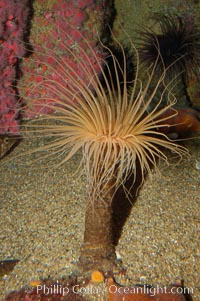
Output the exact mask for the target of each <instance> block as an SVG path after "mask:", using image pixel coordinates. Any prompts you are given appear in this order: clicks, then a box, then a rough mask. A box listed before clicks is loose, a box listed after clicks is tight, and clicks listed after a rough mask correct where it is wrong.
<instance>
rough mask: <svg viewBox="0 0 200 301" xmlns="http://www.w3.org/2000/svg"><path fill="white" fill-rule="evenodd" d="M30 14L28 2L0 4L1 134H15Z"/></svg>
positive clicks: (3, 2) (24, 0) (17, 126)
mask: <svg viewBox="0 0 200 301" xmlns="http://www.w3.org/2000/svg"><path fill="white" fill-rule="evenodd" d="M28 13H29V1H28V0H21V1H15V0H7V1H1V2H0V134H4V133H14V134H15V133H16V134H17V133H18V130H19V107H20V105H19V101H18V96H17V91H16V88H15V87H14V86H15V83H16V76H17V69H18V67H19V62H20V60H19V59H20V58H21V57H22V56H23V55H24V54H25V49H24V46H23V42H22V41H23V38H24V34H25V28H26V25H27V17H28Z"/></svg>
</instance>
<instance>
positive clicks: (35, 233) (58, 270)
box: [0, 139, 200, 300]
mask: <svg viewBox="0 0 200 301" xmlns="http://www.w3.org/2000/svg"><path fill="white" fill-rule="evenodd" d="M186 146H187V147H188V148H189V149H190V153H191V158H189V159H188V158H187V159H184V160H183V161H182V162H181V163H180V164H179V165H171V166H169V167H167V166H166V164H165V163H162V162H160V171H161V174H160V175H158V174H156V173H153V176H152V177H151V178H150V177H149V178H147V179H146V182H145V184H144V186H143V187H142V189H141V190H140V193H139V197H138V198H137V201H136V203H135V204H134V205H133V208H132V211H131V214H130V216H129V218H128V220H127V222H126V224H125V226H124V229H123V232H122V235H121V238H120V241H119V244H118V246H117V251H118V252H119V254H120V256H121V257H122V259H123V264H124V266H126V267H127V268H128V270H127V278H128V279H129V284H135V283H150V284H153V285H167V284H170V283H175V282H176V280H177V279H184V281H185V282H184V283H185V285H186V286H188V287H189V288H191V289H192V290H193V297H194V300H199V299H198V296H200V284H199V283H200V276H199V271H200V236H199V233H200V232H199V230H200V228H199V226H200V214H199V205H200V152H199V149H200V140H199V139H194V140H193V141H190V142H187V144H186ZM33 147H35V146H34V145H33V142H27V141H23V142H21V143H20V144H19V146H18V147H17V148H16V149H15V150H14V151H13V152H12V153H11V154H10V155H9V156H7V157H6V158H4V159H3V160H1V162H0V229H1V232H0V241H1V248H0V260H6V259H19V260H20V261H19V263H18V264H17V265H16V266H15V268H14V269H13V271H12V272H11V273H9V274H8V275H4V276H3V277H2V278H1V279H0V292H1V293H0V299H3V298H4V296H5V294H8V293H9V292H10V291H11V290H16V289H19V288H21V287H22V286H23V285H25V284H27V283H29V282H30V281H33V280H38V279H44V278H47V277H48V276H51V277H52V278H54V279H55V280H56V279H58V278H60V277H62V276H64V275H69V274H70V273H72V272H74V271H75V270H76V263H77V260H78V256H79V249H80V245H81V243H82V241H83V228H84V207H85V202H84V199H85V197H87V191H86V190H87V188H86V181H85V177H84V176H81V177H78V176H77V174H74V173H75V171H76V170H77V167H78V163H79V161H80V156H76V157H74V159H73V160H71V161H70V162H69V163H68V164H66V165H65V166H61V167H59V168H57V169H55V168H53V167H51V165H50V164H51V161H49V162H48V160H46V161H45V162H43V164H41V162H40V161H37V162H35V163H34V164H33V165H30V156H28V155H27V156H22V157H17V155H18V154H21V153H24V152H25V151H27V150H30V149H32V148H33ZM168 155H170V154H168ZM11 158H13V159H12V160H10V159H11ZM31 160H32V159H31ZM45 166H46V167H47V168H45ZM199 298H200V297H199Z"/></svg>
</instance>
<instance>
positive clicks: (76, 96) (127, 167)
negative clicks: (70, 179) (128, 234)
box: [28, 37, 187, 271]
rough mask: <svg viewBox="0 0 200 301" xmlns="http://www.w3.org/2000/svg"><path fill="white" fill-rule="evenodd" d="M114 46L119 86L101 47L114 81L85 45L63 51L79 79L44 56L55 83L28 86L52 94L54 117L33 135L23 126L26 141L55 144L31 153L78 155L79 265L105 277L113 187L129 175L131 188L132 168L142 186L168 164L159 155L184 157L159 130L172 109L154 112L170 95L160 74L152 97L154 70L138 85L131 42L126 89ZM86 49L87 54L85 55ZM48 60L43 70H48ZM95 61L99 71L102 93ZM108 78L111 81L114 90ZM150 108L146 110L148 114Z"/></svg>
mask: <svg viewBox="0 0 200 301" xmlns="http://www.w3.org/2000/svg"><path fill="white" fill-rule="evenodd" d="M113 40H114V42H115V44H117V46H118V47H120V48H121V51H122V53H123V59H124V64H123V66H124V67H123V70H121V73H123V82H120V81H119V77H118V72H119V69H120V64H119V62H118V60H117V58H116V57H115V56H114V54H113V53H112V51H111V50H110V49H109V48H108V47H106V46H104V45H102V48H103V49H104V51H105V52H107V53H108V55H109V56H111V57H112V60H113V65H114V72H115V73H116V74H115V75H113V74H111V72H109V70H110V69H109V67H107V68H108V72H107V73H105V72H104V70H105V69H104V68H103V67H102V65H104V64H106V63H105V62H103V61H102V60H100V59H99V56H97V54H96V53H95V51H94V50H93V49H92V47H91V46H90V45H89V43H88V42H87V40H86V39H84V43H85V45H84V47H83V46H80V47H79V48H78V49H76V50H74V49H72V48H70V47H68V46H67V45H65V46H64V47H65V49H66V52H67V53H69V55H70V56H71V57H72V58H73V59H74V61H75V62H77V63H78V64H79V68H80V69H81V70H82V71H85V76H84V80H83V78H82V77H81V76H79V75H78V74H77V73H76V72H75V71H74V70H73V68H72V66H71V64H69V63H68V62H67V61H65V60H63V59H62V56H60V55H59V54H58V53H57V51H56V50H54V51H53V54H52V53H51V52H49V58H53V60H54V61H56V64H57V69H56V70H57V71H56V70H55V69H53V70H52V72H54V73H56V75H57V79H55V80H49V79H48V77H46V78H45V79H44V80H43V81H41V82H40V83H39V84H33V85H32V87H29V91H30V90H31V91H32V92H34V91H36V90H37V91H51V92H52V94H54V95H55V100H53V102H55V105H50V104H47V106H48V107H49V108H53V109H55V111H56V112H55V114H53V115H48V114H46V115H45V114H43V115H41V116H40V118H39V120H37V123H36V124H35V125H34V129H33V130H31V129H30V131H29V127H28V132H30V133H29V134H31V132H32V131H33V132H34V134H35V133H38V134H39V135H42V134H43V135H44V136H49V137H51V138H53V141H51V142H50V143H49V142H48V143H47V144H46V145H44V146H42V147H39V148H38V149H37V150H36V151H37V152H42V153H44V156H49V155H52V156H54V157H55V158H58V157H59V156H61V155H62V156H63V157H62V160H61V161H60V164H63V163H65V162H67V161H68V160H69V159H70V158H71V157H72V156H74V155H75V154H76V153H77V152H78V151H80V150H81V152H82V160H81V164H82V166H83V168H84V171H85V174H86V176H87V182H88V200H87V206H86V216H85V232H84V243H83V247H82V249H81V256H80V266H81V267H82V268H83V269H86V270H90V269H94V268H99V269H101V270H104V271H105V270H111V269H112V268H113V266H114V265H115V263H116V257H115V248H114V245H113V236H112V235H113V234H112V200H113V196H114V194H115V193H116V191H117V189H118V188H119V186H121V185H122V186H123V185H125V182H126V180H127V179H128V178H129V177H130V175H133V176H132V178H133V184H134V181H135V179H136V172H137V170H136V162H137V164H139V166H140V172H141V176H142V180H144V176H145V174H146V173H151V170H152V167H154V168H156V167H157V159H159V158H161V159H163V160H165V161H167V157H166V155H165V154H164V153H163V151H162V149H163V148H166V149H169V150H170V151H172V152H173V154H176V155H177V156H178V157H179V158H181V157H182V156H184V155H187V150H186V149H185V148H184V147H182V146H180V145H178V144H176V143H174V142H173V141H170V140H169V138H168V137H167V136H166V135H164V134H163V133H161V132H160V131H159V129H160V128H161V127H164V126H165V127H166V126H167V120H168V118H169V116H168V117H162V116H163V113H164V112H165V111H167V110H168V109H169V108H170V107H172V106H173V104H174V99H173V100H172V101H170V98H172V97H169V100H168V105H167V106H166V107H163V108H160V104H161V102H162V98H163V97H164V96H166V97H167V95H168V96H172V94H171V93H170V91H169V90H168V87H166V86H165V85H164V76H165V72H163V74H162V76H161V77H160V78H159V79H158V80H157V82H156V84H155V88H154V90H153V91H152V89H151V90H150V89H149V86H150V83H151V82H152V78H153V75H154V70H155V66H156V65H155V66H154V68H153V69H152V71H151V72H148V71H149V70H148V71H147V74H146V78H148V80H147V81H145V82H146V84H144V83H143V82H142V81H141V80H140V79H139V76H138V70H139V62H138V56H137V51H136V50H135V47H134V45H133V43H132V41H131V40H130V39H129V42H130V45H131V47H132V50H133V51H134V53H135V57H136V76H135V79H134V80H133V82H132V83H131V84H130V83H129V85H128V86H129V88H127V77H126V67H127V66H126V56H125V53H124V50H123V46H122V45H121V44H120V43H119V41H117V39H115V38H114V37H113ZM77 47H78V46H77ZM85 49H89V52H88V51H87V50H85ZM88 53H89V54H88ZM46 55H47V54H46ZM47 61H48V60H45V62H44V65H46V67H47V68H48V69H49V70H50V71H51V65H49V64H48V63H46V62H47ZM94 62H95V63H96V65H97V66H98V68H99V69H100V70H101V73H102V77H103V82H104V86H103V84H102V81H101V80H100V79H99V74H97V72H96V68H95V64H94ZM106 74H107V75H106ZM112 78H116V80H117V83H115V85H114V83H113V81H112ZM59 79H60V80H59ZM65 79H67V84H69V83H70V88H68V86H69V85H68V86H67V85H65V84H63V83H65ZM86 82H88V84H86ZM114 86H115V88H114ZM160 86H162V87H164V89H163V92H162V93H161V97H160V99H159V101H157V102H156V103H155V102H153V100H154V98H155V94H156V91H157V90H158V89H159V87H160ZM116 87H117V88H116ZM149 90H150V91H151V92H149ZM41 99H42V100H48V96H42V97H38V98H37V97H36V99H35V102H36V103H38V105H40V101H41ZM43 106H44V104H43ZM150 106H151V111H150V112H148V108H149V107H150ZM152 106H153V108H152ZM160 116H161V117H160ZM46 120H47V121H48V122H46ZM32 127H33V124H32V123H31V125H30V128H32Z"/></svg>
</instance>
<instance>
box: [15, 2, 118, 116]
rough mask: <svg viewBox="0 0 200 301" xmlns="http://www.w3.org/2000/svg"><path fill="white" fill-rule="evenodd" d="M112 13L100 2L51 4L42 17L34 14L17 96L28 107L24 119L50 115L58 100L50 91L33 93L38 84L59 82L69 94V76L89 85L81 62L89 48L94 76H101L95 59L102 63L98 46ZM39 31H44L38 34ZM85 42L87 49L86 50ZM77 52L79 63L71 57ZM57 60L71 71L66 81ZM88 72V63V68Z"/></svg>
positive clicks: (107, 4) (107, 3)
mask: <svg viewBox="0 0 200 301" xmlns="http://www.w3.org/2000/svg"><path fill="white" fill-rule="evenodd" d="M40 1H41V0H40ZM40 1H38V2H40ZM112 13H113V12H112V1H110V0H104V1H99V3H97V1H94V0H85V1H81V0H79V1H64V0H57V1H53V4H52V7H50V8H49V10H48V11H46V12H44V13H43V15H41V13H40V14H39V15H37V13H36V15H35V20H34V22H35V24H36V25H35V27H36V29H35V31H34V30H33V31H34V32H33V34H32V36H31V37H30V42H31V45H32V47H33V53H32V55H31V56H30V57H29V58H26V59H24V64H23V65H24V66H23V71H24V79H23V81H22V83H20V85H19V91H20V94H21V96H22V97H23V98H24V99H25V101H26V104H27V107H26V109H25V111H24V117H25V118H34V117H35V116H37V115H39V114H41V113H43V114H44V113H47V114H50V113H52V112H53V109H51V108H50V106H49V105H53V104H55V103H56V98H57V96H56V95H55V94H54V93H53V91H52V89H49V90H48V88H47V89H45V91H44V90H42V91H41V90H39V88H38V89H37V88H36V89H35V88H34V89H33V88H32V87H33V86H37V83H40V82H41V81H43V80H46V79H47V80H52V81H56V82H59V83H60V84H61V85H63V86H65V87H66V93H67V91H68V90H70V89H71V90H72V89H73V85H74V81H70V76H73V78H77V81H81V84H84V85H88V84H89V83H88V81H87V80H86V78H88V77H87V76H86V72H89V70H82V68H81V60H85V54H84V52H88V51H89V49H91V48H92V49H93V50H94V51H95V54H96V58H94V55H92V54H91V61H92V63H93V68H94V69H95V71H96V72H97V73H100V72H101V70H100V67H99V64H98V63H97V58H98V61H100V60H103V59H104V58H105V51H103V50H102V49H101V46H100V44H99V43H98V42H99V38H100V37H101V34H102V32H105V29H106V27H105V26H107V25H105V24H109V22H110V19H111V16H112ZM34 22H33V23H34ZM40 28H43V30H41V31H40V30H39V29H40ZM44 28H46V30H44ZM86 41H87V43H88V45H89V47H87V49H86V45H87V43H86ZM69 49H71V51H72V52H71V53H69ZM77 52H79V58H80V61H77V55H76V57H75V56H73V53H77ZM87 54H88V53H87ZM58 56H59V57H61V58H62V60H63V65H66V66H70V67H71V68H70V70H67V72H68V73H69V78H66V77H65V78H62V76H60V72H62V71H61V70H62V66H59V64H58V63H57V61H56V57H58ZM49 66H51V68H49ZM89 68H91V62H90V64H88V69H89ZM50 69H51V70H50ZM68 69H69V68H68ZM52 70H54V71H53V72H52ZM45 99H46V100H45ZM43 103H44V105H42V104H43ZM75 103H76V101H75Z"/></svg>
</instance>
